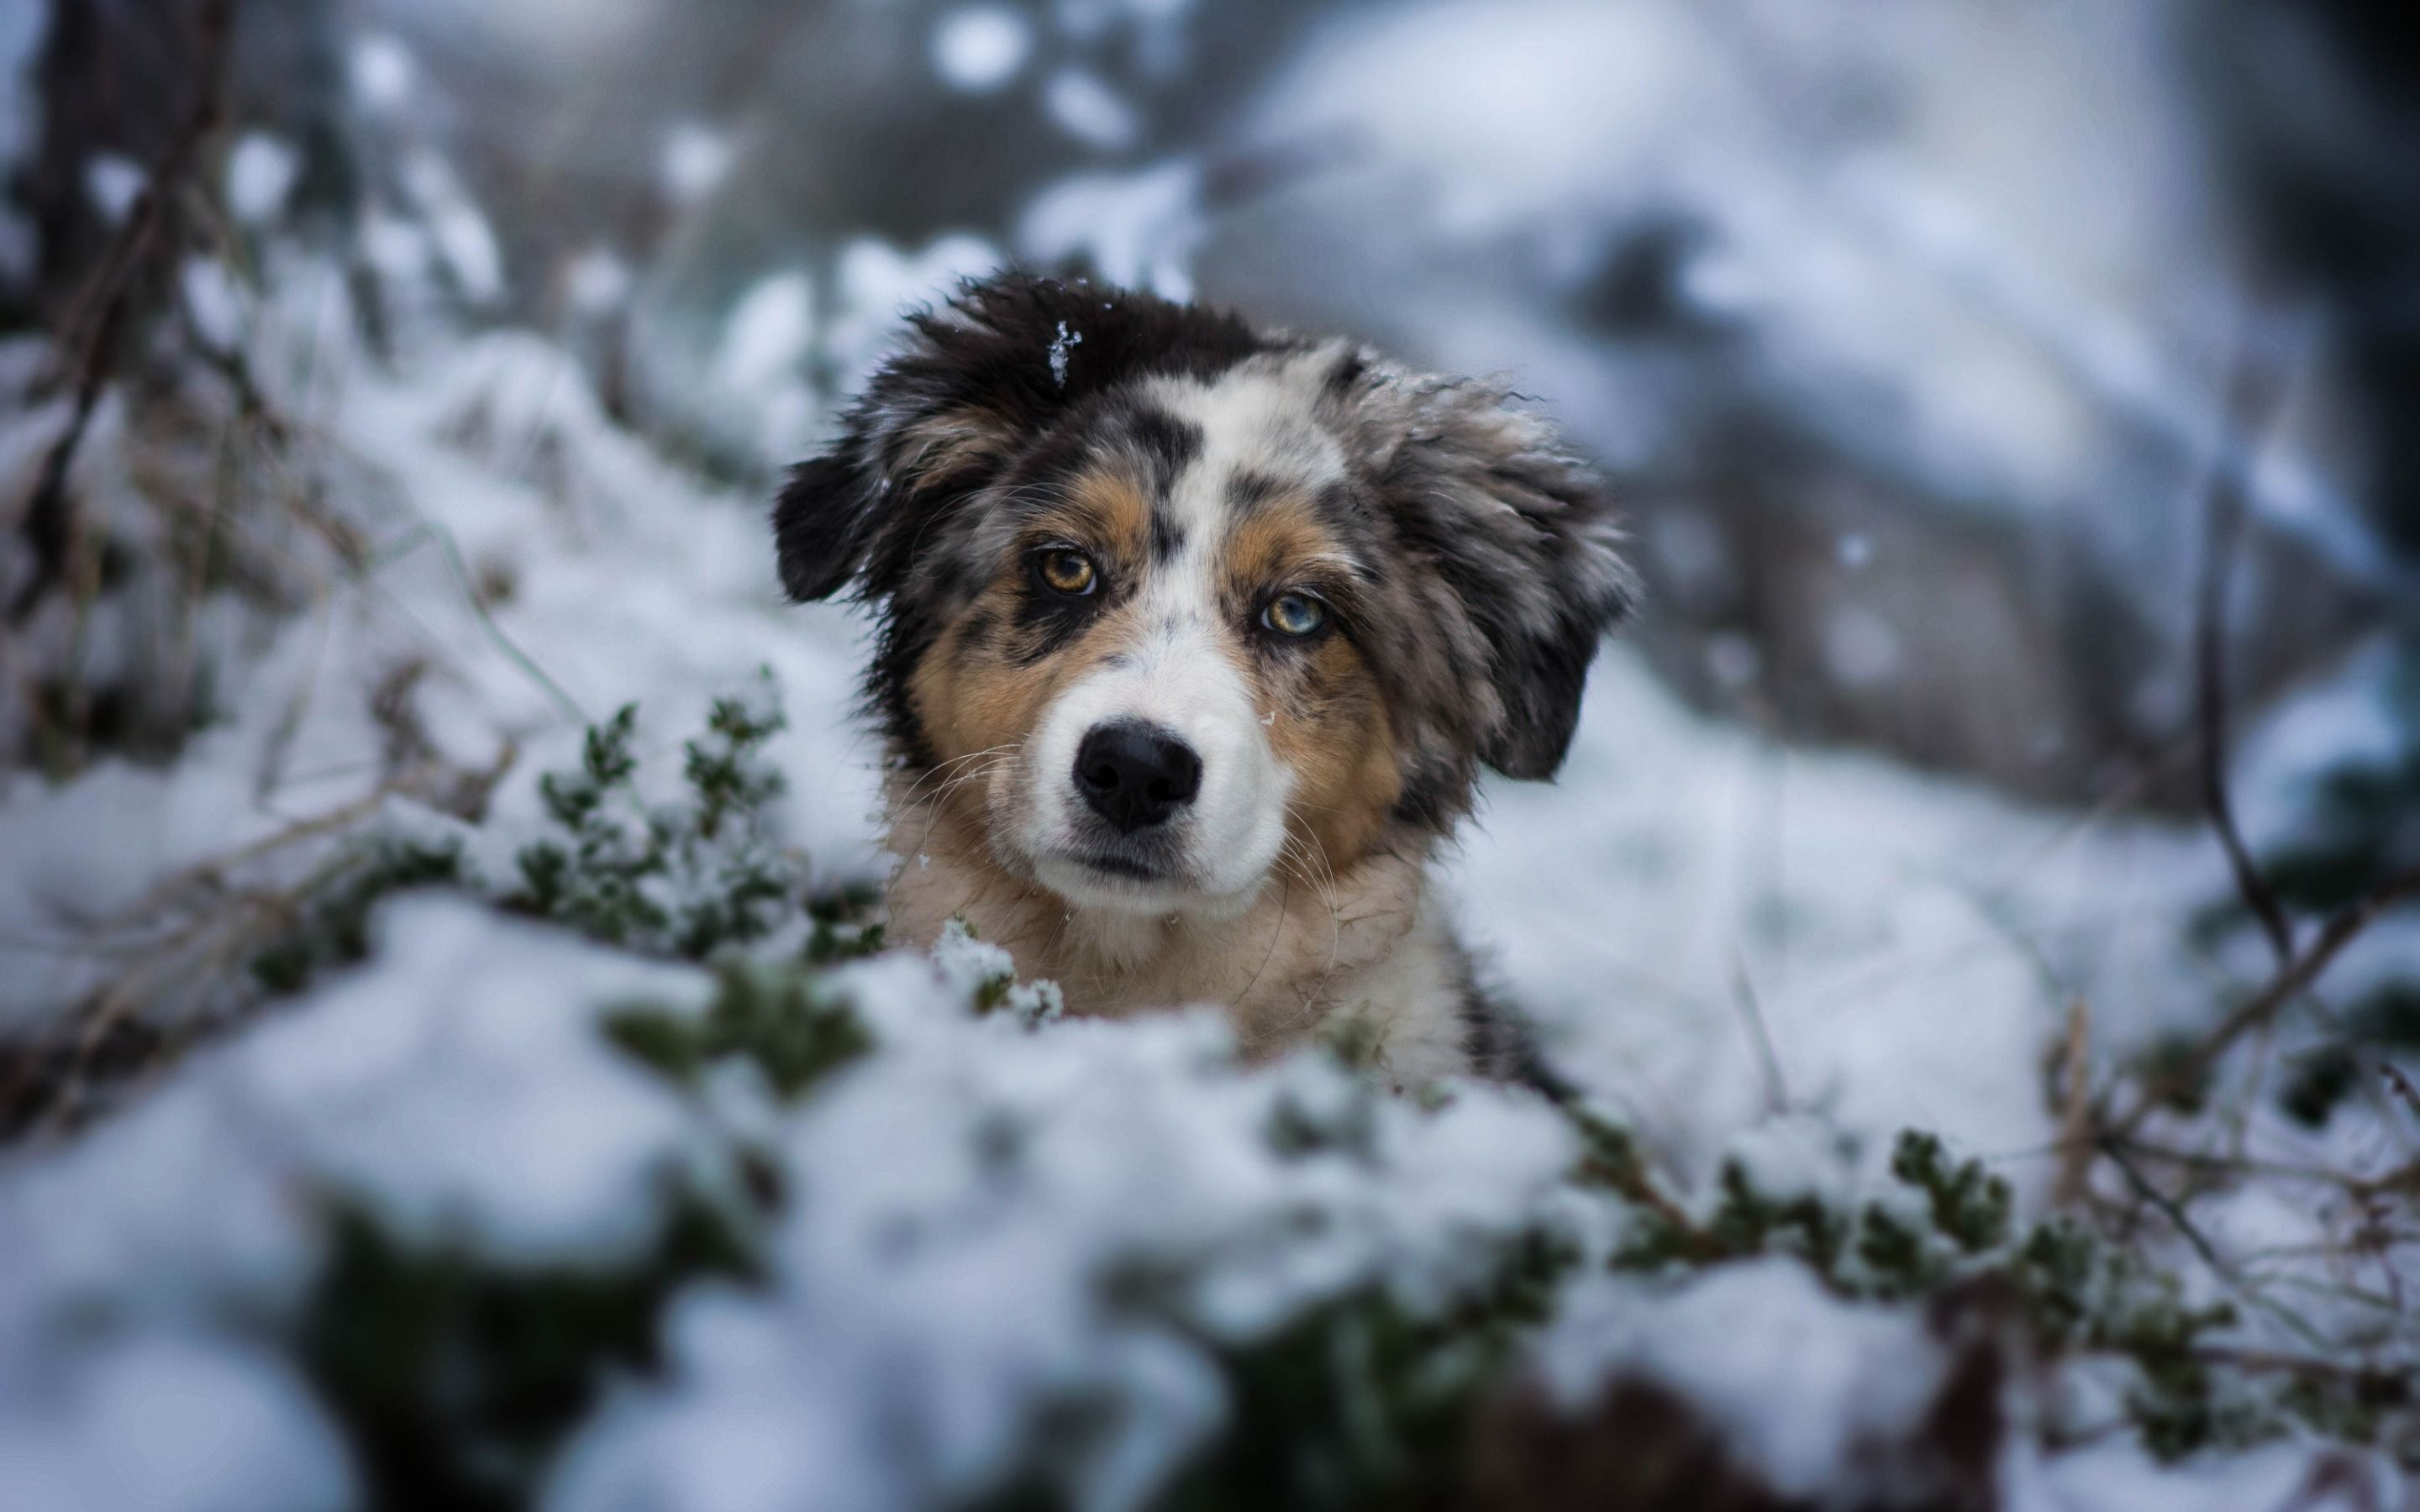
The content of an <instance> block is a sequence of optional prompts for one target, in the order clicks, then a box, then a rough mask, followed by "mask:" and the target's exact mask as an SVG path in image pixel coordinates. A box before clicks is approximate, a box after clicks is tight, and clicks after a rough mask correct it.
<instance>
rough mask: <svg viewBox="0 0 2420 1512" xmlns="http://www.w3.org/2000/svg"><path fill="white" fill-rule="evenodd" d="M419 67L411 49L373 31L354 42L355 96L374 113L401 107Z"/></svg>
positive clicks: (388, 35)
mask: <svg viewBox="0 0 2420 1512" xmlns="http://www.w3.org/2000/svg"><path fill="white" fill-rule="evenodd" d="M419 71H420V69H419V65H418V64H417V63H415V62H414V61H413V60H412V56H411V49H410V48H408V47H406V46H404V45H403V43H402V42H401V41H400V40H398V39H396V38H395V37H394V36H392V35H390V34H388V33H385V32H372V33H369V34H367V35H366V36H364V37H363V38H362V39H360V40H358V41H356V42H355V43H354V44H353V53H352V60H351V69H350V72H351V78H352V86H353V98H354V99H355V100H359V101H360V102H361V104H362V107H363V108H364V109H365V110H367V111H369V112H370V113H372V114H373V115H381V116H384V115H392V114H394V113H395V112H396V111H398V110H401V109H402V108H403V106H404V104H405V102H406V101H408V100H410V99H411V90H412V85H413V84H414V82H415V80H416V78H417V76H418V74H419Z"/></svg>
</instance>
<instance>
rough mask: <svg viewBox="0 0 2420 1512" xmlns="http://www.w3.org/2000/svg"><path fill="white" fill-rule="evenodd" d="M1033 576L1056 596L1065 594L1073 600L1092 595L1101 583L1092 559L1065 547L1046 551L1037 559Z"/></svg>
mask: <svg viewBox="0 0 2420 1512" xmlns="http://www.w3.org/2000/svg"><path fill="white" fill-rule="evenodd" d="M1033 575H1034V576H1035V577H1037V578H1039V579H1042V586H1043V587H1045V588H1047V589H1049V590H1050V591H1051V592H1052V593H1054V594H1067V595H1068V596H1069V597H1071V598H1081V597H1082V596H1084V595H1085V594H1089V593H1091V592H1092V591H1093V589H1094V586H1095V585H1096V584H1097V583H1098V582H1099V581H1100V576H1101V575H1100V573H1099V572H1098V571H1096V570H1095V569H1094V566H1093V559H1092V558H1090V557H1088V556H1086V555H1084V553H1083V552H1081V551H1071V550H1068V549H1067V548H1064V547H1061V548H1054V549H1052V550H1048V551H1045V552H1043V553H1042V554H1041V555H1039V556H1037V557H1035V558H1034V559H1033Z"/></svg>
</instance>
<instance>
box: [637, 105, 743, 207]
mask: <svg viewBox="0 0 2420 1512" xmlns="http://www.w3.org/2000/svg"><path fill="white" fill-rule="evenodd" d="M731 161H732V147H731V139H730V138H729V137H727V136H725V135H723V134H722V133H721V131H716V130H715V129H714V128H713V127H710V126H708V125H706V124H705V123H704V122H702V121H677V122H675V123H674V124H673V126H672V127H671V128H670V129H669V130H667V131H665V132H664V139H663V146H662V148H661V150H660V156H659V160H658V163H657V169H656V175H657V178H658V179H659V182H661V183H662V185H663V190H664V195H665V197H666V198H668V199H670V200H671V201H672V202H673V203H674V204H675V205H688V204H691V203H693V202H695V201H697V200H700V199H703V198H705V197H706V195H707V194H710V193H713V192H714V190H715V188H716V186H718V185H720V184H721V182H722V180H723V177H724V176H725V175H727V174H729V173H730V171H731Z"/></svg>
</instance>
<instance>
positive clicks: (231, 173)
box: [226, 131, 302, 227]
mask: <svg viewBox="0 0 2420 1512" xmlns="http://www.w3.org/2000/svg"><path fill="white" fill-rule="evenodd" d="M301 174H302V154H301V153H299V152H297V151H296V150H295V149H294V148H293V147H291V146H290V145H288V144H287V142H286V141H285V140H284V139H283V138H280V137H277V136H272V135H271V134H270V133H269V132H267V131H246V132H245V133H243V135H242V136H240V137H239V138H237V140H236V144H235V147H233V149H231V150H230V151H229V152H228V153H227V165H226V199H227V208H228V209H229V210H231V211H232V212H234V215H235V218H236V219H237V220H238V221H240V222H241V223H243V224H245V225H249V226H254V227H259V226H264V225H268V224H271V223H272V222H274V221H275V220H276V219H277V218H278V216H279V215H281V214H283V213H284V212H285V209H286V199H287V195H288V194H291V193H293V192H294V180H295V179H296V178H297V177H299V176H300V175H301Z"/></svg>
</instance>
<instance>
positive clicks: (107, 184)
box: [84, 152, 151, 225]
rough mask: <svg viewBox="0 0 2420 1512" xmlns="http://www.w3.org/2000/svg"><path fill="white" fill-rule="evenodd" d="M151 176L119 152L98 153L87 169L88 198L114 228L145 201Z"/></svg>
mask: <svg viewBox="0 0 2420 1512" xmlns="http://www.w3.org/2000/svg"><path fill="white" fill-rule="evenodd" d="M150 179H151V176H150V175H149V174H147V173H146V172H144V171H143V168H142V165H141V164H139V163H137V162H134V160H133V159H132V158H128V157H125V156H123V155H121V154H119V153H116V152H96V153H94V154H93V155H92V158H91V159H90V161H88V162H85V165H84V190H85V198H87V199H89V200H91V201H92V208H94V209H95V210H96V211H98V212H100V215H101V219H102V220H104V221H106V222H108V223H109V224H112V225H116V224H119V223H121V222H123V221H124V220H125V219H126V217H127V215H128V214H129V213H130V212H132V210H133V208H134V202H135V201H136V200H138V199H141V198H142V197H143V191H144V189H145V187H146V186H147V185H148V184H149V182H150Z"/></svg>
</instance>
